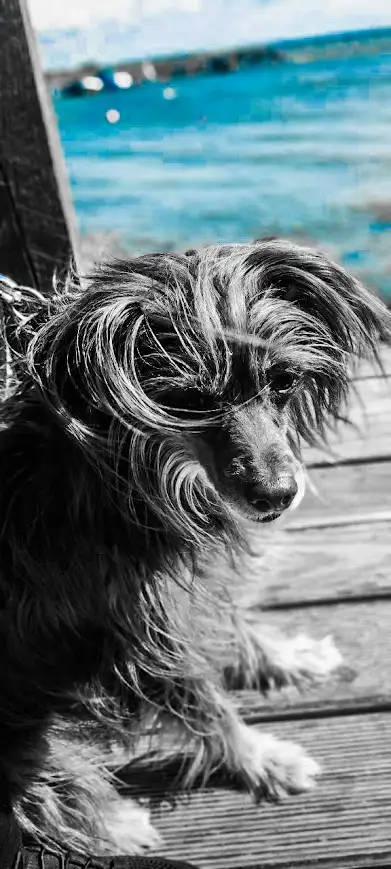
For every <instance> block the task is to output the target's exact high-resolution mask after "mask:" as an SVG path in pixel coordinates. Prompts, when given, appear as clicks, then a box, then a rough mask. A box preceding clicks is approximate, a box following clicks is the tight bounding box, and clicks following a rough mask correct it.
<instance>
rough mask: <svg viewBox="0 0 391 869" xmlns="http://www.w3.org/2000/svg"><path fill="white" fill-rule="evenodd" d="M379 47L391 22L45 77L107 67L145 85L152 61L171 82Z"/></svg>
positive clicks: (95, 69)
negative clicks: (387, 25)
mask: <svg viewBox="0 0 391 869" xmlns="http://www.w3.org/2000/svg"><path fill="white" fill-rule="evenodd" d="M379 51H385V52H387V51H389V52H391V28H381V29H377V30H364V31H357V32H356V31H351V32H348V33H339V34H326V35H323V36H315V37H313V38H308V37H306V38H303V39H293V40H282V41H280V42H275V43H270V44H264V45H262V44H258V45H250V46H244V47H239V48H238V47H237V48H228V49H226V50H215V51H199V52H189V53H188V54H182V55H178V54H174V55H170V56H169V55H167V56H160V57H157V56H156V57H155V56H151V57H145V58H143V59H137V60H128V61H118V62H116V63H112V64H109V65H106V64H105V65H102V64H100V63H99V62H98V61H94V60H91V61H89V62H86V63H85V64H82V65H81V66H78V67H75V68H67V69H58V70H57V69H56V70H46V71H45V78H46V81H47V83H48V85H49V87H50V89H52V90H62V88H64V87H68V86H69V85H70V84H72V83H74V82H77V81H80V80H81V79H82V78H83V77H85V76H94V75H97V74H98V73H99V72H100V71H101V70H102V68H107V66H110V69H111V70H113V71H114V72H122V71H123V72H127V73H129V75H131V76H132V80H133V83H134V84H135V85H140V84H143V83H145V82H148V81H150V80H151V76H150V74H149V73H148V71H150V69H151V67H153V69H154V71H155V75H154V78H155V79H156V80H158V81H162V82H167V81H170V80H171V79H173V78H179V77H182V76H185V77H186V76H194V75H199V74H205V73H208V72H210V73H212V74H213V73H214V74H222V73H229V72H233V71H235V70H237V69H238V68H243V66H244V67H251V66H258V65H260V64H263V63H284V62H288V63H289V62H290V63H305V62H311V61H314V60H317V59H326V58H330V59H331V58H334V57H337V56H338V57H349V56H352V55H354V56H357V54H361V55H364V54H375V53H379Z"/></svg>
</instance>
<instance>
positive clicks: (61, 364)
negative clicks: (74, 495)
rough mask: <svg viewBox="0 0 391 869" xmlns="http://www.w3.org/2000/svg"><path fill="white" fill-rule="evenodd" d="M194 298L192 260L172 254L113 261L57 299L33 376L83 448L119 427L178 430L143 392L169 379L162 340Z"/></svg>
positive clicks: (33, 361)
mask: <svg viewBox="0 0 391 869" xmlns="http://www.w3.org/2000/svg"><path fill="white" fill-rule="evenodd" d="M190 293H191V270H190V269H189V265H188V260H187V258H186V257H185V256H184V255H182V256H180V255H171V254H170V255H165V254H151V255H148V256H145V257H140V258H136V259H134V260H132V259H128V260H112V261H111V262H108V263H104V264H102V265H101V266H100V267H99V268H98V269H97V270H96V272H95V273H93V274H92V275H91V276H89V277H87V278H86V279H85V280H82V281H79V282H75V281H74V280H72V282H71V283H68V284H67V285H66V286H65V288H64V289H63V291H59V292H58V293H57V295H56V297H55V298H54V299H53V302H52V305H51V312H50V316H49V317H48V318H47V320H46V322H44V323H43V324H42V325H41V326H40V328H39V329H38V330H37V333H36V335H35V336H34V338H33V340H32V341H31V342H30V345H29V347H28V351H27V360H28V368H29V374H30V377H31V376H32V377H33V380H34V382H35V384H36V385H37V386H38V387H39V388H40V390H41V393H42V394H43V396H44V398H45V400H46V402H47V403H48V404H50V405H51V407H52V409H54V410H55V412H56V413H57V416H58V417H60V418H61V419H62V420H63V421H64V422H65V424H66V426H67V428H68V430H70V431H71V433H72V434H74V435H75V436H77V437H78V438H79V440H80V441H81V442H82V441H83V439H86V438H87V439H88V438H91V437H93V436H94V434H95V435H96V436H97V437H99V434H100V433H101V434H102V436H103V437H104V436H105V430H106V429H107V428H108V427H111V428H112V425H113V421H114V423H115V420H117V421H118V422H120V423H123V424H124V425H125V426H127V427H128V428H130V429H132V428H134V429H135V430H137V431H144V430H145V428H146V427H148V426H149V427H151V428H153V429H155V430H161V429H164V427H168V426H171V427H172V419H170V418H168V416H167V414H165V413H164V411H163V410H162V409H161V408H159V407H158V405H157V404H156V402H154V401H153V400H152V399H150V398H149V394H152V392H153V389H152V388H151V390H150V392H148V389H145V384H146V382H147V381H148V383H149V385H150V386H151V387H152V386H153V382H154V381H155V380H158V379H162V378H163V371H164V362H165V356H164V348H163V346H161V344H160V343H159V335H160V336H161V335H164V333H167V334H168V335H169V334H170V328H171V314H172V311H174V314H175V313H176V311H177V310H179V311H180V310H181V303H182V307H183V308H184V307H185V303H186V299H187V297H188V296H189V294H190ZM154 329H155V331H154ZM155 332H157V333H158V336H157V340H154V339H155V337H156V335H155ZM162 340H163V339H162ZM168 353H169V351H167V350H166V356H167V358H168Z"/></svg>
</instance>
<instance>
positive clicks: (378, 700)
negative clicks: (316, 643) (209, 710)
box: [227, 600, 391, 721]
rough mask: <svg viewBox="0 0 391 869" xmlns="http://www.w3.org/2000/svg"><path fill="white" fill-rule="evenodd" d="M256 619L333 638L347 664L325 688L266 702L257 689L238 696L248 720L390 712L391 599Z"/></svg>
mask: <svg viewBox="0 0 391 869" xmlns="http://www.w3.org/2000/svg"><path fill="white" fill-rule="evenodd" d="M254 616H255V617H256V618H257V620H258V619H259V624H260V625H264V626H265V628H275V629H278V630H281V631H282V632H283V633H284V634H285V635H287V636H295V635H296V634H299V633H305V634H307V636H310V637H314V638H316V639H320V638H322V637H326V636H328V635H329V634H332V636H333V637H334V640H335V642H336V645H337V647H338V648H339V650H340V652H341V653H342V655H343V666H342V667H341V669H340V671H339V672H337V673H335V674H334V675H333V676H332V677H331V678H330V679H329V680H328V681H326V682H324V683H323V684H322V685H318V686H312V687H311V686H307V687H305V690H303V691H302V692H300V693H299V692H298V691H297V690H296V689H295V688H286V689H283V690H281V691H278V692H277V691H273V692H272V693H271V694H270V695H269V696H268V697H266V698H265V697H262V696H261V695H259V694H258V693H257V692H256V691H247V692H238V694H237V695H235V696H237V699H238V702H239V704H240V708H241V709H242V711H243V713H244V714H245V715H246V716H247V717H248V719H249V720H254V721H265V720H266V721H270V720H274V719H284V718H289V719H291V718H293V717H294V718H297V717H322V716H325V715H328V716H330V715H335V714H337V715H341V714H342V713H344V712H345V713H346V712H351V711H353V710H362V709H366V710H370V709H372V710H375V709H376V708H379V709H382V710H383V709H389V710H390V711H391V681H390V675H389V674H390V672H391V631H390V623H391V601H390V600H387V601H372V602H370V601H368V602H366V603H365V604H362V603H355V604H354V605H353V604H351V603H348V604H345V603H340V604H338V605H334V606H312V607H308V608H306V609H290V610H284V611H269V612H261V611H259V613H258V614H257V613H254ZM227 655H228V651H227Z"/></svg>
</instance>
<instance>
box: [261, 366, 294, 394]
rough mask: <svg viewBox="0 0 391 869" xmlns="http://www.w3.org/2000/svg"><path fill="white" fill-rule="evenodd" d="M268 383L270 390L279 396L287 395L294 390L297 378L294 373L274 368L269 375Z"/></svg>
mask: <svg viewBox="0 0 391 869" xmlns="http://www.w3.org/2000/svg"><path fill="white" fill-rule="evenodd" d="M267 379H268V383H269V386H270V388H271V389H272V390H273V392H275V393H276V394H277V395H281V396H282V395H286V394H287V393H288V392H290V391H291V389H293V387H294V385H295V383H296V380H297V376H296V374H295V373H294V372H293V371H286V370H283V369H281V368H274V369H273V368H272V369H271V370H270V371H269V374H268V378H267Z"/></svg>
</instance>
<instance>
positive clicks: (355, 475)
mask: <svg viewBox="0 0 391 869" xmlns="http://www.w3.org/2000/svg"><path fill="white" fill-rule="evenodd" d="M390 445H391V437H390ZM387 510H388V511H390V510H391V460H390V461H384V462H373V463H366V464H352V465H342V466H339V465H337V466H336V467H333V466H330V467H323V468H311V469H310V470H309V483H308V484H307V488H306V492H305V495H304V498H303V500H302V502H301V504H300V505H299V507H298V508H297V510H295V511H294V512H292V513H291V514H290V515H289V516H288V515H287V517H286V520H287V521H286V524H287V525H289V527H292V526H295V525H297V524H300V525H301V524H303V523H305V522H306V521H307V520H308V522H310V521H314V520H316V519H319V518H322V519H325V520H326V521H327V519H330V522H333V521H336V519H337V517H339V516H341V517H344V518H345V519H348V520H349V519H354V517H356V516H358V515H359V514H368V515H370V514H374V513H379V512H381V511H387Z"/></svg>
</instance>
